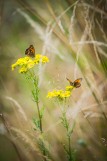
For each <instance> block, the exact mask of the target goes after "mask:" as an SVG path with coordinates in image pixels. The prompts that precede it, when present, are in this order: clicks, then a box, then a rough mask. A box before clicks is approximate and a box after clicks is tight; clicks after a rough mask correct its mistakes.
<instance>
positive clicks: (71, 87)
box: [66, 86, 74, 91]
mask: <svg viewBox="0 0 107 161" xmlns="http://www.w3.org/2000/svg"><path fill="white" fill-rule="evenodd" d="M73 88H74V86H66V91H71V90H72V89H73Z"/></svg>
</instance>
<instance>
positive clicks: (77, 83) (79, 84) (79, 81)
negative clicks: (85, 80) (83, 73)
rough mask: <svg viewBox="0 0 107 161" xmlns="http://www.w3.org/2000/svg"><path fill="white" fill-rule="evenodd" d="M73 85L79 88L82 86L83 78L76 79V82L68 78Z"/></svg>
mask: <svg viewBox="0 0 107 161" xmlns="http://www.w3.org/2000/svg"><path fill="white" fill-rule="evenodd" d="M67 80H68V81H69V83H70V85H71V86H74V87H75V88H79V87H80V86H81V81H82V78H78V79H76V80H75V81H74V82H72V81H71V80H70V79H68V78H67Z"/></svg>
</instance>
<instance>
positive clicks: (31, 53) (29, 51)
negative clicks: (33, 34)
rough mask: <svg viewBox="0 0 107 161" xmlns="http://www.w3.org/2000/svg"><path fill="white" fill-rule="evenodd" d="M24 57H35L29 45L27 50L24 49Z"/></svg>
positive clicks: (31, 46)
mask: <svg viewBox="0 0 107 161" xmlns="http://www.w3.org/2000/svg"><path fill="white" fill-rule="evenodd" d="M25 55H27V56H30V57H32V58H33V57H35V48H34V46H33V45H30V46H29V48H27V49H26V51H25Z"/></svg>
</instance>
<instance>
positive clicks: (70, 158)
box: [68, 136, 72, 161]
mask: <svg viewBox="0 0 107 161" xmlns="http://www.w3.org/2000/svg"><path fill="white" fill-rule="evenodd" d="M68 146H69V161H72V154H71V137H70V136H68Z"/></svg>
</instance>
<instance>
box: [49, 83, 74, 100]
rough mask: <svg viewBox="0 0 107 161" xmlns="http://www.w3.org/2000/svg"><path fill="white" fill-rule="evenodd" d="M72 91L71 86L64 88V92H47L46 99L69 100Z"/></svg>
mask: <svg viewBox="0 0 107 161" xmlns="http://www.w3.org/2000/svg"><path fill="white" fill-rule="evenodd" d="M72 89H73V86H66V90H53V91H51V92H48V94H47V98H58V99H64V98H69V97H70V96H71V91H72Z"/></svg>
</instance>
